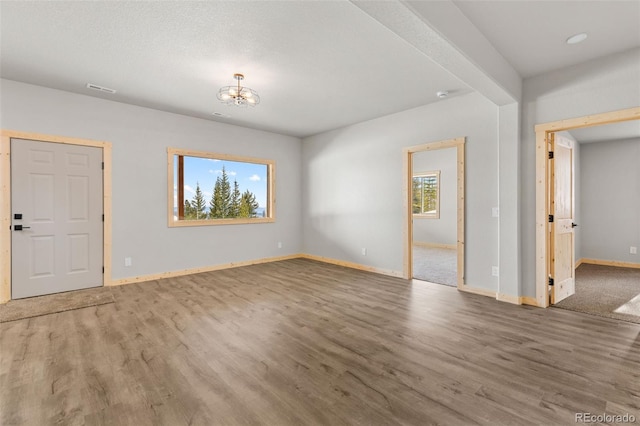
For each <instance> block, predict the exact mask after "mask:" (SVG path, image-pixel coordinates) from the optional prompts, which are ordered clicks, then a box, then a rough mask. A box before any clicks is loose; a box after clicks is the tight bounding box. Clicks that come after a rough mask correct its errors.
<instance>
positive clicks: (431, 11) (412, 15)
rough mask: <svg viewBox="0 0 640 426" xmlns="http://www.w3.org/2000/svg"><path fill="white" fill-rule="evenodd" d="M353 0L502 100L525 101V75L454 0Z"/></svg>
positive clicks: (485, 92) (488, 94) (482, 90)
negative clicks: (522, 75) (523, 76)
mask: <svg viewBox="0 0 640 426" xmlns="http://www.w3.org/2000/svg"><path fill="white" fill-rule="evenodd" d="M352 3H353V4H354V5H355V6H356V7H358V8H359V9H361V10H362V11H363V12H365V13H366V14H367V15H369V16H371V17H372V18H373V19H375V20H376V21H378V22H380V23H381V24H382V25H384V26H385V27H386V28H387V29H389V30H390V31H392V32H393V33H395V34H396V35H397V36H398V37H400V38H402V39H403V40H405V41H406V42H407V43H409V44H411V45H412V46H414V47H415V48H416V49H417V50H418V51H420V52H422V53H423V54H425V55H426V56H428V57H429V58H430V59H431V60H432V61H434V62H435V63H437V64H438V65H440V66H441V67H443V68H444V69H446V70H447V71H449V72H450V73H451V74H453V75H455V76H456V77H457V78H459V79H460V80H461V81H462V82H464V83H466V84H467V85H469V86H470V87H471V88H472V89H474V90H476V91H478V92H479V93H481V94H482V95H484V96H485V97H487V98H488V99H489V100H491V101H492V102H494V103H495V104H496V105H507V104H511V103H513V102H517V101H519V100H520V97H521V93H522V78H521V77H520V75H519V74H518V73H517V72H516V71H515V69H514V68H513V67H512V66H511V65H510V64H509V63H508V62H507V61H506V60H505V59H504V58H503V57H502V55H501V54H500V53H499V52H498V51H497V50H496V49H495V47H493V45H492V44H491V43H490V42H489V41H488V40H487V39H486V37H484V35H483V34H482V33H480V31H479V30H478V29H477V28H476V27H475V26H474V25H473V24H472V23H471V21H469V19H468V18H467V17H466V16H465V15H464V14H463V13H462V12H461V11H460V9H458V7H456V5H455V4H454V3H453V2H452V1H448V0H447V1H427V2H399V1H397V2H389V1H383V2H368V1H354V0H352Z"/></svg>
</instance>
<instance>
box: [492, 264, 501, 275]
mask: <svg viewBox="0 0 640 426" xmlns="http://www.w3.org/2000/svg"><path fill="white" fill-rule="evenodd" d="M491 275H493V276H494V277H499V276H500V268H498V267H497V266H492V267H491Z"/></svg>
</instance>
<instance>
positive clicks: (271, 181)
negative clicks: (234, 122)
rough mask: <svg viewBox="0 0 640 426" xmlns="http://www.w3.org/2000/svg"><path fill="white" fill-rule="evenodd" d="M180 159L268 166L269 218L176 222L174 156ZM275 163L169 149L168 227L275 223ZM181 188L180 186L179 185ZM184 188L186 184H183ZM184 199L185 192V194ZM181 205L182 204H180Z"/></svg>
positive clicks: (259, 159) (227, 155) (236, 156)
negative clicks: (201, 159)
mask: <svg viewBox="0 0 640 426" xmlns="http://www.w3.org/2000/svg"><path fill="white" fill-rule="evenodd" d="M176 155H177V156H179V157H200V158H210V159H215V160H227V161H237V162H243V163H254V164H262V165H265V166H267V206H266V209H267V214H268V217H257V218H251V219H207V220H175V219H174V206H173V193H174V179H175V176H174V162H173V161H174V156H176ZM275 182H276V176H275V161H273V160H267V159H264V158H255V157H244V156H240V155H232V154H220V153H216V152H208V151H195V150H189V149H182V148H171V147H169V148H167V226H168V227H170V228H180V227H185V226H220V225H243V224H256V223H274V222H275V221H276V211H275V199H276V198H275ZM178 186H180V185H178ZM182 187H183V188H184V182H183V184H182ZM183 199H184V192H183ZM178 204H180V203H178ZM183 214H184V210H183Z"/></svg>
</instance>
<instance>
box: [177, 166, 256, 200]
mask: <svg viewBox="0 0 640 426" xmlns="http://www.w3.org/2000/svg"><path fill="white" fill-rule="evenodd" d="M173 164H174V176H175V185H174V188H175V189H174V192H175V198H177V188H176V187H175V186H176V185H177V176H178V156H177V155H176V156H174V161H173ZM223 166H224V169H225V171H226V172H227V176H228V178H229V183H230V184H231V189H232V190H233V181H234V180H236V181H238V185H239V186H240V192H244V191H246V190H247V189H248V190H249V191H251V192H253V193H254V194H255V196H256V200H257V201H258V204H259V205H260V207H261V208H265V207H266V205H267V165H265V164H255V163H246V162H241V161H230V160H217V159H212V158H202V157H188V156H185V157H184V198H185V199H186V200H191V199H192V198H193V196H194V195H195V191H196V184H197V183H200V190H201V191H202V193H203V195H204V198H205V200H206V201H207V207H208V204H209V201H210V200H211V194H212V193H213V187H214V185H215V183H216V178H218V177H219V176H221V175H222V167H223Z"/></svg>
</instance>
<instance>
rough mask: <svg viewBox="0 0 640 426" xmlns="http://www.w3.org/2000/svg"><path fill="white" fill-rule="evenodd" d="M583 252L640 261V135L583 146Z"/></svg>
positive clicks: (583, 253)
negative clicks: (632, 251) (634, 250)
mask: <svg viewBox="0 0 640 426" xmlns="http://www.w3.org/2000/svg"><path fill="white" fill-rule="evenodd" d="M580 158H581V164H582V170H581V173H580V180H581V182H582V201H581V206H582V212H583V214H582V222H581V223H580V228H579V229H580V232H581V234H582V247H581V255H582V257H585V258H587V259H599V260H616V261H621V262H632V263H640V257H639V256H640V255H638V254H635V255H634V254H630V253H629V247H631V246H634V247H640V139H631V140H618V141H604V142H597V143H588V144H583V145H582V146H581V154H580Z"/></svg>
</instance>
